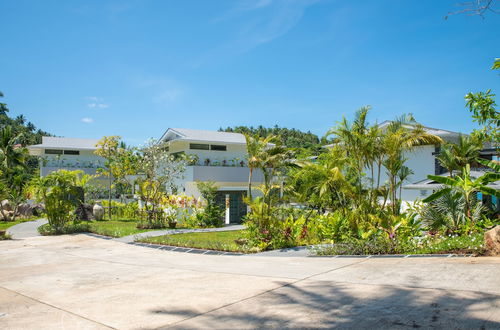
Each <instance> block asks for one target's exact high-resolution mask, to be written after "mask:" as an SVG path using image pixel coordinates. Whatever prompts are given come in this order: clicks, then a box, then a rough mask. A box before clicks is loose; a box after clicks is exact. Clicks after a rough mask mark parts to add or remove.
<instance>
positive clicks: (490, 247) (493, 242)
mask: <svg viewBox="0 0 500 330" xmlns="http://www.w3.org/2000/svg"><path fill="white" fill-rule="evenodd" d="M484 247H485V249H486V254H487V255H490V256H500V225H499V226H496V227H495V228H493V229H490V230H488V231H487V232H486V233H484Z"/></svg>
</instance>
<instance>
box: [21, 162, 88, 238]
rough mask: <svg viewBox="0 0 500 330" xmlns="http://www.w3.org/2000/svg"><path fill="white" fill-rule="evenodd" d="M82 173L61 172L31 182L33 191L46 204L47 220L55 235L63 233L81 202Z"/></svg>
mask: <svg viewBox="0 0 500 330" xmlns="http://www.w3.org/2000/svg"><path fill="white" fill-rule="evenodd" d="M82 174H83V172H82V171H66V170H59V171H56V172H52V173H50V174H49V175H47V176H45V177H43V178H39V177H38V178H34V179H33V180H32V181H31V190H32V192H33V193H34V195H35V196H36V198H37V199H38V200H39V201H41V202H43V203H44V204H45V211H46V213H47V220H48V221H49V226H50V227H51V230H53V232H54V233H63V232H64V230H65V229H64V228H65V227H66V225H67V224H68V223H69V221H70V220H73V219H74V210H75V208H76V207H77V206H78V205H79V204H80V203H81V202H82V201H81V195H82V194H81V188H80V187H79V186H80V185H81V180H80V177H81V176H82Z"/></svg>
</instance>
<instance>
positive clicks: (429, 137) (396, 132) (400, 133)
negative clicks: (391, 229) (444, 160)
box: [382, 114, 443, 214]
mask: <svg viewBox="0 0 500 330" xmlns="http://www.w3.org/2000/svg"><path fill="white" fill-rule="evenodd" d="M382 140H383V143H384V148H385V155H384V156H385V160H384V165H385V167H386V168H387V174H388V176H389V196H390V199H391V203H392V212H393V214H397V213H399V210H398V209H397V205H398V204H399V203H398V198H397V194H396V190H397V185H398V182H397V176H398V173H399V171H400V169H401V167H402V166H403V165H404V162H405V161H406V159H405V158H404V153H405V152H408V151H412V150H413V149H414V148H415V147H417V146H421V145H429V144H441V143H443V140H442V139H441V138H440V137H438V136H436V135H433V134H430V133H427V131H426V130H425V128H424V127H423V126H422V125H421V124H419V123H417V122H416V121H415V118H414V117H413V115H411V114H408V115H403V116H401V117H399V118H396V120H394V121H392V122H391V123H390V124H389V125H388V126H387V127H386V129H385V132H384V135H383V138H382Z"/></svg>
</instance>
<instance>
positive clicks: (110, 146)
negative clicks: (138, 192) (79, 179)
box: [94, 135, 121, 220]
mask: <svg viewBox="0 0 500 330" xmlns="http://www.w3.org/2000/svg"><path fill="white" fill-rule="evenodd" d="M120 139H121V137H119V136H117V135H113V136H104V137H103V138H102V139H100V140H99V141H98V142H97V144H96V147H97V149H96V150H95V151H94V153H95V154H96V155H98V156H101V157H103V158H104V159H105V161H104V166H105V168H99V169H98V172H97V173H98V174H100V175H104V176H106V177H108V189H109V190H108V210H109V213H108V214H109V220H111V189H112V186H113V180H114V179H115V178H116V177H115V175H116V174H117V173H116V172H118V171H117V163H118V155H119V153H120V150H119V144H120Z"/></svg>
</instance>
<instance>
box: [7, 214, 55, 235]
mask: <svg viewBox="0 0 500 330" xmlns="http://www.w3.org/2000/svg"><path fill="white" fill-rule="evenodd" d="M46 223H47V219H38V220H35V221H27V222H21V223H19V224H17V225H14V226H12V227H10V228H8V229H7V234H9V235H10V236H12V238H27V237H35V236H40V234H39V233H38V227H40V226H41V225H44V224H46Z"/></svg>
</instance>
